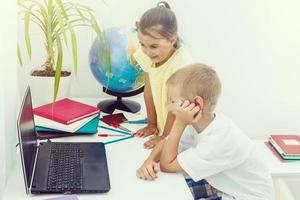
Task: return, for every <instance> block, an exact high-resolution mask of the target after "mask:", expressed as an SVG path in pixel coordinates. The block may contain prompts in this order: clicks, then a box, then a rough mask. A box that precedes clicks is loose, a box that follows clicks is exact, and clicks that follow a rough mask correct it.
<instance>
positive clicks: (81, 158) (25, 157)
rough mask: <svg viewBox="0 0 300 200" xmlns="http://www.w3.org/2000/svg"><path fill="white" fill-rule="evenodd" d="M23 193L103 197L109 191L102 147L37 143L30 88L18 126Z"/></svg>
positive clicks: (97, 145) (98, 143)
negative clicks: (23, 184)
mask: <svg viewBox="0 0 300 200" xmlns="http://www.w3.org/2000/svg"><path fill="white" fill-rule="evenodd" d="M17 128H18V137H19V144H20V152H21V162H22V168H23V175H24V181H25V188H26V193H27V194H28V193H32V194H41V193H64V194H71V193H72V194H73V193H74V194H78V193H105V192H108V191H109V190H110V182H109V174H108V168H107V160H106V154H105V148H104V144H103V143H100V142H76V143H75V142H51V141H50V140H48V141H45V142H43V141H38V140H37V134H36V131H35V125H34V117H33V111H32V101H31V93H30V88H29V87H28V88H27V90H26V93H25V97H24V99H23V102H22V105H21V109H20V114H19V117H18V122H17Z"/></svg>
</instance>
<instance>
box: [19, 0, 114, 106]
mask: <svg viewBox="0 0 300 200" xmlns="http://www.w3.org/2000/svg"><path fill="white" fill-rule="evenodd" d="M18 5H19V6H20V8H21V11H20V12H19V13H20V14H21V15H22V16H23V17H24V27H25V44H26V49H27V53H28V56H29V59H30V60H31V49H32V47H31V40H30V32H29V31H30V25H31V23H33V24H35V25H36V26H37V27H38V28H39V30H40V31H41V33H42V36H43V37H44V41H45V43H44V44H45V48H46V55H47V57H46V60H45V63H44V64H42V67H43V69H41V70H34V71H33V72H32V73H31V75H32V76H42V77H53V79H54V83H49V84H54V90H53V101H55V100H56V98H57V94H58V90H59V85H60V80H61V77H63V76H69V75H70V73H71V72H68V71H63V70H62V61H63V48H62V43H63V42H62V41H64V43H65V44H66V46H67V47H68V46H69V44H68V41H71V45H72V57H73V71H74V73H75V75H77V68H78V66H77V65H78V64H77V38H76V33H75V28H76V27H79V26H81V27H82V26H87V27H90V28H92V29H93V30H94V31H95V32H96V34H97V37H98V41H100V42H99V49H100V51H99V56H100V61H101V63H100V66H101V65H102V62H103V58H102V55H103V53H102V51H103V50H104V51H106V53H105V55H106V57H107V58H106V60H107V62H106V67H107V69H108V70H107V71H108V72H109V71H110V70H109V67H110V59H109V48H108V44H107V40H106V38H105V37H106V36H105V33H104V32H103V31H101V29H100V26H99V25H98V22H97V20H96V17H95V15H94V13H93V10H92V9H90V8H89V7H87V6H84V5H81V4H78V3H72V2H70V1H64V2H63V1H62V0H44V1H41V2H40V1H39V0H19V1H18ZM17 50H18V59H19V62H20V64H21V65H22V63H23V62H22V57H21V53H20V48H19V44H18V49H17ZM55 58H56V59H55ZM47 84H48V83H47Z"/></svg>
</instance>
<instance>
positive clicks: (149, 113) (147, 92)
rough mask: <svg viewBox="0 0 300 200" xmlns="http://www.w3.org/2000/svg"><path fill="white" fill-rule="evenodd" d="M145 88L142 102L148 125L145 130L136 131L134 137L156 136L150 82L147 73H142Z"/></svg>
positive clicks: (156, 130)
mask: <svg viewBox="0 0 300 200" xmlns="http://www.w3.org/2000/svg"><path fill="white" fill-rule="evenodd" d="M144 78H145V87H144V100H145V104H146V110H147V117H148V125H147V126H146V127H145V128H142V129H140V130H138V131H137V132H136V133H135V134H134V135H135V136H137V137H146V136H148V135H153V134H155V135H156V134H158V129H157V121H156V111H155V107H154V103H153V97H152V92H151V86H150V80H149V75H148V73H146V72H144Z"/></svg>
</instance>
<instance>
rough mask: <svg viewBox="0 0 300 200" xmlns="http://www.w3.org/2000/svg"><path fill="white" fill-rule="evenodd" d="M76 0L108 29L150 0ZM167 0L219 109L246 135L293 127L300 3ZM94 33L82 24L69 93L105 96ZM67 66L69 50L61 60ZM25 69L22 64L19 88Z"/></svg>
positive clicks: (298, 97)
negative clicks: (91, 62) (213, 80)
mask: <svg viewBox="0 0 300 200" xmlns="http://www.w3.org/2000/svg"><path fill="white" fill-rule="evenodd" d="M80 2H82V3H85V4H87V5H90V6H92V7H93V9H95V11H96V13H97V15H98V19H99V21H101V22H102V24H104V25H105V26H106V27H109V26H112V25H119V26H127V27H128V26H131V25H134V24H135V21H137V20H138V19H139V17H140V16H141V14H142V13H143V12H144V11H145V10H147V9H148V8H151V7H152V6H154V5H155V3H153V2H152V1H140V0H127V1H122V0H110V1H105V2H106V3H102V2H101V1H94V0H89V1H80ZM168 2H169V3H170V5H171V7H172V9H173V10H174V11H175V13H176V15H177V17H178V21H179V31H180V33H181V36H182V38H183V40H184V42H185V44H186V45H187V46H188V48H189V49H190V50H191V52H192V54H193V55H194V57H195V58H196V60H197V61H198V62H203V63H206V64H209V65H212V66H214V67H215V69H216V70H217V71H218V73H219V75H220V77H221V80H222V82H223V94H222V97H221V100H220V103H219V106H218V110H220V111H222V112H225V113H226V114H227V115H229V116H230V117H232V118H233V119H234V121H236V122H237V124H239V125H240V127H241V128H242V129H243V130H245V131H246V132H247V134H248V135H249V136H250V137H252V138H266V137H267V136H268V135H269V134H270V133H274V132H285V133H288V132H292V133H296V132H297V131H298V130H299V119H300V104H299V103H300V94H299V92H298V90H299V89H298V87H299V85H300V78H299V74H300V60H299V59H298V58H297V56H299V55H300V39H299V35H300V23H299V19H300V12H298V11H299V10H300V2H299V1H298V0H288V1H281V0H253V1H239V0H227V1H217V0H209V1H203V0H202V1H196V0H185V1H175V0H169V1H168ZM19 27H20V28H21V26H19ZM19 33H22V31H19ZM33 34H35V33H33ZM19 37H22V38H23V37H24V36H23V35H22V34H21V35H19ZM93 38H94V34H92V33H91V31H88V30H86V29H84V30H83V29H82V30H80V34H79V35H78V45H79V49H80V50H79V52H80V58H79V76H78V77H77V79H74V82H73V85H72V90H71V95H72V96H98V97H100V96H103V94H102V93H101V92H100V91H101V87H100V85H99V84H98V82H96V81H95V79H94V77H93V76H92V74H91V72H90V70H89V66H88V52H89V48H90V46H91V43H92V41H93ZM41 41H42V40H41V38H40V35H39V34H35V35H34V39H33V42H32V43H33V46H34V48H36V49H33V62H32V63H34V65H35V66H36V65H39V64H40V63H42V60H43V59H44V54H43V46H41V45H40V43H41ZM24 52H25V51H24ZM27 64H30V63H29V62H27ZM71 64H72V61H71V59H70V57H69V55H68V56H67V59H66V60H65V65H67V66H71ZM29 69H30V67H25V68H23V69H22V70H20V73H19V74H20V77H21V86H22V85H24V84H23V83H24V80H23V79H24V77H27V75H26V73H27V72H25V71H26V70H27V71H28V70H29Z"/></svg>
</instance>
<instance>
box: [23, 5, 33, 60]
mask: <svg viewBox="0 0 300 200" xmlns="http://www.w3.org/2000/svg"><path fill="white" fill-rule="evenodd" d="M32 7H33V5H31V6H30V7H29V8H28V10H27V11H26V13H25V17H24V23H25V43H26V48H27V52H28V56H29V59H30V60H31V42H30V36H29V24H30V15H31V8H32Z"/></svg>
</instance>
